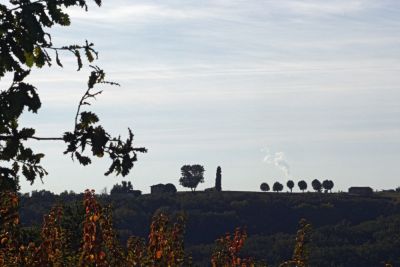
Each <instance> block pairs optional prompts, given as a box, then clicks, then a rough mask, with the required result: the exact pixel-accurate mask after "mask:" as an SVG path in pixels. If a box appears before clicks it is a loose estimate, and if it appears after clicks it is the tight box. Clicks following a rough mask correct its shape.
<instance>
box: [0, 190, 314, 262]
mask: <svg viewBox="0 0 400 267" xmlns="http://www.w3.org/2000/svg"><path fill="white" fill-rule="evenodd" d="M0 197H1V198H0V227H1V228H0V266H33V267H35V266H37V267H39V266H191V265H192V263H191V257H190V256H188V255H187V254H186V253H185V250H184V242H183V240H184V233H185V218H184V216H178V218H177V219H176V220H175V221H174V222H173V221H171V219H170V218H169V217H168V216H167V215H165V214H163V213H159V214H156V215H155V216H154V217H153V220H152V223H151V226H150V234H149V236H148V241H147V243H146V241H145V240H144V239H142V238H139V237H135V236H132V237H130V238H129V239H128V242H127V246H126V248H123V247H122V246H121V245H120V244H119V241H118V239H117V235H116V232H115V231H114V228H113V222H112V216H111V209H110V207H102V206H101V205H100V204H99V203H98V202H97V200H96V198H95V194H94V191H90V190H86V191H85V194H84V201H83V204H84V209H85V216H84V218H83V223H82V224H83V227H82V228H83V230H82V233H81V234H82V238H81V242H80V248H79V249H77V250H74V249H72V247H71V245H70V244H68V240H69V237H68V233H67V231H65V230H64V229H63V226H62V217H63V208H62V207H60V206H55V207H53V208H52V210H51V211H50V213H49V214H48V215H46V216H44V219H43V226H42V230H41V238H40V242H36V243H35V242H32V241H30V242H28V244H25V243H24V242H23V241H22V237H21V231H20V230H21V227H20V220H19V214H18V207H19V199H18V195H17V194H16V193H15V192H11V191H8V192H1V193H0ZM310 227H311V226H310V225H309V224H307V223H306V222H305V221H302V222H301V228H300V230H299V231H298V233H297V238H296V246H295V250H294V254H293V258H292V259H291V260H288V261H287V262H285V263H282V265H281V266H282V267H285V266H308V251H307V249H306V245H307V243H308V241H309V236H310ZM246 239H247V233H246V230H244V229H240V228H237V229H236V230H235V232H234V234H233V235H231V234H230V233H227V234H226V235H225V236H224V237H221V238H220V239H218V240H216V244H215V249H214V251H213V253H212V255H211V265H212V266H214V267H228V266H243V267H246V266H249V267H250V266H266V265H265V264H263V263H257V262H256V261H255V260H253V259H252V258H250V257H243V255H241V249H242V247H243V245H244V242H245V240H246Z"/></svg>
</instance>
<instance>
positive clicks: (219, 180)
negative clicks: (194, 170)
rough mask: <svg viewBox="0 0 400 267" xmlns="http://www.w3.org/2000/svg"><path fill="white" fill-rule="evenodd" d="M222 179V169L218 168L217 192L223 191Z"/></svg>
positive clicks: (216, 178)
mask: <svg viewBox="0 0 400 267" xmlns="http://www.w3.org/2000/svg"><path fill="white" fill-rule="evenodd" d="M221 177H222V176H221V167H220V166H218V168H217V175H216V177H215V190H217V191H218V192H221V191H222V188H221Z"/></svg>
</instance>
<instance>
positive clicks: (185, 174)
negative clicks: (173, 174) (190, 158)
mask: <svg viewBox="0 0 400 267" xmlns="http://www.w3.org/2000/svg"><path fill="white" fill-rule="evenodd" d="M181 174H182V177H181V178H180V179H179V184H180V185H182V186H183V187H188V188H190V190H192V192H194V191H195V190H196V187H197V185H198V184H199V183H204V176H203V175H204V167H203V166H201V165H199V164H195V165H184V166H182V168H181Z"/></svg>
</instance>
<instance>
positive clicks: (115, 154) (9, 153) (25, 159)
mask: <svg viewBox="0 0 400 267" xmlns="http://www.w3.org/2000/svg"><path fill="white" fill-rule="evenodd" d="M87 2H88V1H87V0H57V1H51V0H38V1H33V0H10V1H9V4H8V5H5V4H0V22H1V23H0V47H1V54H0V78H2V77H4V76H5V75H6V74H7V73H11V74H13V80H12V82H11V85H10V86H9V87H8V89H6V90H3V91H1V92H0V166H1V167H0V190H18V189H19V178H20V176H23V177H25V179H27V180H28V181H30V182H31V184H32V183H33V182H34V181H35V180H36V179H37V178H40V179H42V178H43V177H44V176H45V175H47V171H46V170H45V168H44V167H43V166H42V165H41V160H42V158H43V157H44V156H45V155H44V154H43V153H36V152H34V151H33V149H32V148H30V147H29V145H27V141H28V140H36V141H62V142H65V143H66V145H67V147H66V150H65V151H64V154H69V155H70V156H71V158H72V159H77V161H78V162H79V163H80V164H82V165H88V164H90V163H91V162H92V161H91V158H90V155H91V156H95V157H103V156H104V155H108V157H109V158H110V159H111V165H110V166H109V168H108V170H107V171H106V173H105V175H109V174H111V173H115V174H116V175H120V174H121V175H122V176H126V175H127V174H128V173H129V172H130V170H131V169H132V167H133V165H134V162H135V161H136V160H137V153H138V152H146V151H147V150H146V149H145V148H136V147H134V145H133V134H132V132H131V130H129V133H128V138H127V139H126V140H123V139H121V137H113V136H111V135H110V134H109V133H107V132H106V131H105V130H104V128H103V127H102V126H101V125H100V124H98V122H99V118H98V116H97V115H96V114H95V113H93V112H90V111H87V110H84V107H86V106H89V105H90V100H92V99H93V98H95V97H96V96H98V95H99V94H100V93H101V91H99V90H97V91H96V89H95V87H96V85H98V84H110V85H117V84H116V83H114V82H109V81H107V80H106V79H105V72H104V71H103V70H102V69H100V68H99V67H96V66H91V68H92V69H91V72H90V75H89V79H88V83H87V88H86V90H85V91H84V94H83V96H82V98H81V100H80V101H79V103H78V107H77V111H76V114H75V117H74V127H73V129H72V130H71V131H68V132H65V133H64V134H61V133H60V135H59V136H56V137H41V136H37V135H36V129H34V128H31V127H22V126H21V125H20V120H19V118H20V117H21V115H22V114H23V113H24V112H26V111H28V112H32V113H37V112H38V111H39V109H40V107H41V105H42V103H41V100H40V97H39V94H38V90H37V88H36V87H35V86H33V85H31V84H29V83H27V82H26V78H27V77H28V76H29V74H30V73H31V71H32V70H33V69H35V68H43V67H50V66H56V65H58V66H60V67H62V66H63V65H62V63H61V59H60V56H59V55H60V54H63V53H71V54H72V55H73V56H74V57H75V58H76V61H77V65H78V70H81V69H82V68H83V54H84V55H85V58H86V60H87V61H88V62H89V63H93V61H94V60H95V59H97V55H98V53H97V51H95V49H94V45H93V44H92V43H90V42H88V41H86V42H85V43H84V44H72V45H65V46H60V47H57V46H54V45H53V42H52V40H53V39H54V36H53V34H50V33H49V32H47V30H48V29H50V28H52V27H53V26H56V25H61V26H69V25H70V23H71V21H70V17H69V15H68V14H67V13H66V12H67V10H68V8H70V7H74V6H76V7H81V8H84V9H85V10H87V9H88V6H87ZM94 2H95V3H96V4H97V5H98V6H100V5H101V0H94ZM54 63H55V64H56V65H54ZM68 78H69V77H66V79H68Z"/></svg>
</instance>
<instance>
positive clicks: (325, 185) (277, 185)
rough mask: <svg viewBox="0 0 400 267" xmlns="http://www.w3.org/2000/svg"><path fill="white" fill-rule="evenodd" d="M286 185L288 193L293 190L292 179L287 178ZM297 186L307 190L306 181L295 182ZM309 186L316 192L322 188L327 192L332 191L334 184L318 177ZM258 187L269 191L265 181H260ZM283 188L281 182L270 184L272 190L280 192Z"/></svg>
mask: <svg viewBox="0 0 400 267" xmlns="http://www.w3.org/2000/svg"><path fill="white" fill-rule="evenodd" d="M286 186H287V188H289V190H290V193H291V192H292V191H293V188H294V186H295V184H294V181H292V180H289V181H287V182H286ZM297 186H298V187H299V189H300V190H301V191H302V192H304V191H305V190H307V187H308V185H307V182H306V181H304V180H301V181H299V182H298V183H297ZM311 186H312V188H313V189H314V190H315V191H316V192H322V189H323V190H324V192H325V193H327V192H332V188H333V186H334V183H333V181H332V180H324V181H323V182H322V183H321V182H320V181H319V180H318V179H314V180H313V181H312V182H311ZM260 189H261V191H264V192H267V191H270V190H271V188H270V187H269V185H268V184H267V183H262V184H261V185H260ZM282 190H283V184H281V183H279V182H275V183H274V184H273V185H272V191H274V192H280V191H282Z"/></svg>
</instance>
